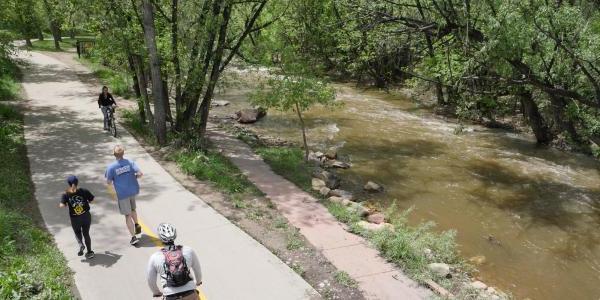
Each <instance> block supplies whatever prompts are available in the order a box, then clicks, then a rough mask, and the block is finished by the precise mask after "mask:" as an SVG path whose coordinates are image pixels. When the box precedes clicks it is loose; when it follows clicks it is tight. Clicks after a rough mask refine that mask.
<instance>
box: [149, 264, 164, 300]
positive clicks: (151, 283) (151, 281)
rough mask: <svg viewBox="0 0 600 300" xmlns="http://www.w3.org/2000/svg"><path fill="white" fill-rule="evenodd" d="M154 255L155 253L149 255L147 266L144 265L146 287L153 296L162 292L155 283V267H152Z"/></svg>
mask: <svg viewBox="0 0 600 300" xmlns="http://www.w3.org/2000/svg"><path fill="white" fill-rule="evenodd" d="M154 257H155V255H152V256H150V260H148V266H147V267H146V281H147V282H148V287H149V288H150V290H151V291H152V295H153V296H155V297H156V296H160V295H162V293H161V292H160V289H158V285H156V275H157V274H158V273H157V272H156V268H154Z"/></svg>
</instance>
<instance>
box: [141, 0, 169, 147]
mask: <svg viewBox="0 0 600 300" xmlns="http://www.w3.org/2000/svg"><path fill="white" fill-rule="evenodd" d="M140 8H141V11H142V16H143V17H142V19H143V24H144V40H145V42H146V47H147V48H148V56H149V59H150V73H151V74H152V98H153V99H154V133H155V135H156V140H157V141H158V143H159V144H160V145H164V144H166V142H167V125H166V112H165V105H164V103H163V102H164V101H167V99H164V92H163V89H164V87H163V80H162V72H161V62H160V57H159V54H158V49H157V47H156V30H155V27H154V8H153V5H152V3H151V2H150V0H142V4H141V7H140Z"/></svg>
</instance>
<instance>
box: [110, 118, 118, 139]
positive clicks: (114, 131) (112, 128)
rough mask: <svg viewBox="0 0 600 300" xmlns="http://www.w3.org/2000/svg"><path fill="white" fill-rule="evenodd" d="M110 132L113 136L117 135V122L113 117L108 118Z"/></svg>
mask: <svg viewBox="0 0 600 300" xmlns="http://www.w3.org/2000/svg"><path fill="white" fill-rule="evenodd" d="M110 134H112V136H114V137H117V122H116V121H115V119H114V117H113V119H112V120H110Z"/></svg>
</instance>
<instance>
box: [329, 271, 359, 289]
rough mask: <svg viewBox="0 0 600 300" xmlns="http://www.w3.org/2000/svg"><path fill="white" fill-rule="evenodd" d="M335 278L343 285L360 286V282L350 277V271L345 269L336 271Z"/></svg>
mask: <svg viewBox="0 0 600 300" xmlns="http://www.w3.org/2000/svg"><path fill="white" fill-rule="evenodd" d="M333 278H335V281H337V282H338V283H339V284H341V285H344V286H347V287H358V283H357V282H356V280H354V279H352V277H350V275H348V273H346V272H344V271H337V272H335V274H334V275H333Z"/></svg>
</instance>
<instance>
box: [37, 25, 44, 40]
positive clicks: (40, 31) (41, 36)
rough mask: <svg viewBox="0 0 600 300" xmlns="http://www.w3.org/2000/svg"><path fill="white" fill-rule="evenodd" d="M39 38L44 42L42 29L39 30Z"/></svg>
mask: <svg viewBox="0 0 600 300" xmlns="http://www.w3.org/2000/svg"><path fill="white" fill-rule="evenodd" d="M37 38H38V40H39V41H43V40H44V33H43V32H42V29H39V28H38V30H37Z"/></svg>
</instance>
